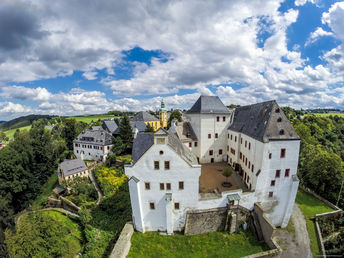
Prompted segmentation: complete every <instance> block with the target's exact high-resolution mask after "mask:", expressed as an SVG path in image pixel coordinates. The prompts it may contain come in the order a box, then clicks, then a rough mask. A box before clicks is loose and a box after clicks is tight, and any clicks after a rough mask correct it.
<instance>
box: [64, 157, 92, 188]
mask: <svg viewBox="0 0 344 258" xmlns="http://www.w3.org/2000/svg"><path fill="white" fill-rule="evenodd" d="M58 176H59V183H61V182H62V181H64V180H69V179H72V178H74V177H77V176H80V177H88V168H87V166H86V164H85V162H84V161H83V160H81V159H72V160H65V161H63V162H62V163H60V164H59V167H58Z"/></svg>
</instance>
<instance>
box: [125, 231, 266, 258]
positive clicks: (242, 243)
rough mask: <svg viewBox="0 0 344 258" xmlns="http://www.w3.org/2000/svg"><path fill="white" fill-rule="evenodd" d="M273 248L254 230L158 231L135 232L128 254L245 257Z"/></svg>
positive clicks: (138, 255) (129, 255)
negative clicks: (209, 231)
mask: <svg viewBox="0 0 344 258" xmlns="http://www.w3.org/2000/svg"><path fill="white" fill-rule="evenodd" d="M266 250H269V248H268V247H267V246H266V245H265V244H261V243H259V242H258V241H257V239H256V238H255V237H254V236H253V234H252V233H251V232H250V231H241V232H239V233H238V234H232V235H230V234H228V233H226V232H214V233H209V234H203V235H195V236H185V235H182V234H174V235H172V236H161V235H159V233H157V232H148V233H145V234H142V233H139V232H135V233H134V234H133V237H132V240H131V249H130V252H129V254H128V258H132V257H141V258H144V257H157V258H158V257H166V258H167V257H243V256H246V255H250V254H254V253H258V252H262V251H266Z"/></svg>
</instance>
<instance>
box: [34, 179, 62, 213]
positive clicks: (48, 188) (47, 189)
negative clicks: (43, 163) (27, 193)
mask: <svg viewBox="0 0 344 258" xmlns="http://www.w3.org/2000/svg"><path fill="white" fill-rule="evenodd" d="M57 179H58V176H57V173H54V174H52V175H51V176H50V178H49V179H48V181H47V182H46V183H45V184H44V185H43V186H42V192H41V194H40V195H38V196H37V198H36V199H35V200H34V201H33V202H32V208H33V209H40V208H42V206H43V204H45V203H46V201H47V200H48V197H49V196H50V195H51V192H52V191H53V189H54V187H55V186H56V185H57Z"/></svg>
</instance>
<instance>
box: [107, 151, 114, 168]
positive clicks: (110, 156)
mask: <svg viewBox="0 0 344 258" xmlns="http://www.w3.org/2000/svg"><path fill="white" fill-rule="evenodd" d="M105 165H106V166H107V167H111V166H114V165H116V155H115V154H114V153H109V154H108V155H107V157H106V161H105Z"/></svg>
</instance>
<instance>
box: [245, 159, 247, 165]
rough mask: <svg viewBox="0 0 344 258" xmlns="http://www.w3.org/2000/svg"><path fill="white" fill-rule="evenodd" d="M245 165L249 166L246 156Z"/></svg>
mask: <svg viewBox="0 0 344 258" xmlns="http://www.w3.org/2000/svg"><path fill="white" fill-rule="evenodd" d="M245 166H247V158H246V160H245Z"/></svg>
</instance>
